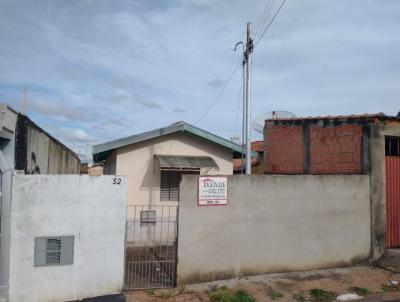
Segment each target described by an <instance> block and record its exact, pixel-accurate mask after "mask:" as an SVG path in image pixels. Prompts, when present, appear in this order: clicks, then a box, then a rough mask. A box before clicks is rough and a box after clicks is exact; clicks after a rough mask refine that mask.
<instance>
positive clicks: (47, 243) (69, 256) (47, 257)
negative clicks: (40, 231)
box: [35, 236, 74, 266]
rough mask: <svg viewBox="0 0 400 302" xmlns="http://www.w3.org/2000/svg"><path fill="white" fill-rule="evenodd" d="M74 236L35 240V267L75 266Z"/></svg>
mask: <svg viewBox="0 0 400 302" xmlns="http://www.w3.org/2000/svg"><path fill="white" fill-rule="evenodd" d="M73 255H74V236H61V237H38V238H35V266H47V265H49V266H50V265H68V264H73Z"/></svg>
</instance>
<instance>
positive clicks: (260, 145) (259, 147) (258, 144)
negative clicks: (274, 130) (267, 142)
mask: <svg viewBox="0 0 400 302" xmlns="http://www.w3.org/2000/svg"><path fill="white" fill-rule="evenodd" d="M251 150H252V151H255V152H264V141H254V142H251Z"/></svg>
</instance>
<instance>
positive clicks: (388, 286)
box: [381, 282, 400, 292]
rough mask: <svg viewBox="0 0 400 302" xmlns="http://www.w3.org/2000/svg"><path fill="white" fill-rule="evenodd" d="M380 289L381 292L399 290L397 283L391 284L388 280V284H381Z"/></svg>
mask: <svg viewBox="0 0 400 302" xmlns="http://www.w3.org/2000/svg"><path fill="white" fill-rule="evenodd" d="M381 288H382V291H383V292H393V291H399V290H400V286H399V285H397V284H391V283H389V282H388V284H382V287H381Z"/></svg>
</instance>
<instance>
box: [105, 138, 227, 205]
mask: <svg viewBox="0 0 400 302" xmlns="http://www.w3.org/2000/svg"><path fill="white" fill-rule="evenodd" d="M154 155H190V156H210V157H212V158H213V159H214V160H215V162H216V163H217V165H218V166H219V171H217V170H210V171H208V172H207V173H209V174H225V175H226V174H227V175H231V174H232V173H233V164H232V151H230V150H228V149H226V148H223V147H221V146H219V145H217V144H214V143H210V142H209V141H207V140H204V139H200V138H198V137H196V136H193V135H190V134H185V133H175V134H171V135H167V136H163V137H159V138H156V139H152V140H148V141H144V142H141V143H137V144H133V145H130V146H126V147H123V148H120V149H118V150H117V151H116V155H114V154H112V155H111V156H110V157H109V158H108V159H107V161H106V168H105V169H104V172H105V173H106V171H113V170H114V169H115V170H116V174H117V175H126V176H127V177H128V204H129V205H133V204H145V205H148V204H151V205H155V204H162V205H177V202H166V201H162V202H161V201H160V169H159V167H157V165H156V164H155V160H154ZM114 167H116V168H114ZM206 171H207V170H205V169H203V170H202V171H201V172H202V173H205V172H206Z"/></svg>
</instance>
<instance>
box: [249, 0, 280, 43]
mask: <svg viewBox="0 0 400 302" xmlns="http://www.w3.org/2000/svg"><path fill="white" fill-rule="evenodd" d="M274 3H275V0H272V1H271V2H270V5H269V7H268V10H267V13H266V14H265V17H264V20H263V22H262V24H261V27H260V31H259V32H258V33H256V34H255V35H254V39H255V40H258V39H259V38H260V36H261V32H262V29H263V28H264V26H265V24H266V23H267V21H268V16H269V14H270V12H271V9H272V7H273V6H274Z"/></svg>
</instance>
